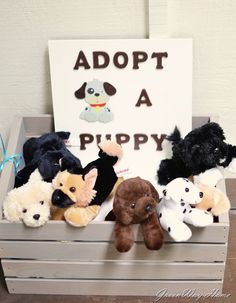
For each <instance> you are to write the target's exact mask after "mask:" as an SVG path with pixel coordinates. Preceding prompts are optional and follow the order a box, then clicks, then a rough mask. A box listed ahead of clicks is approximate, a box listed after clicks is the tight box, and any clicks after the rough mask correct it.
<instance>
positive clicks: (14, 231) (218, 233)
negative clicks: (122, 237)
mask: <svg viewBox="0 0 236 303" xmlns="http://www.w3.org/2000/svg"><path fill="white" fill-rule="evenodd" d="M113 228H114V222H91V223H90V224H89V225H88V226H86V228H74V227H72V226H70V225H69V224H67V223H66V222H64V221H49V222H48V223H47V224H46V225H45V226H43V227H41V228H37V229H34V228H29V227H26V226H25V225H24V224H22V223H10V222H7V221H6V220H1V221H0V239H2V240H8V239H9V240H26V239H27V240H42V241H43V240H55V241H56V240H62V241H63V240H64V241H76V240H77V241H112V240H113V239H114V236H113ZM190 228H191V229H192V232H193V235H192V237H191V239H189V241H188V242H194V243H226V242H227V239H228V229H229V226H228V225H227V224H224V223H223V224H221V223H214V224H212V225H210V226H207V227H205V228H196V227H193V226H190ZM133 230H134V238H135V240H138V241H141V240H142V234H141V232H140V230H139V227H138V226H137V225H134V226H133ZM165 241H166V242H173V240H172V239H171V238H170V237H169V235H168V233H165Z"/></svg>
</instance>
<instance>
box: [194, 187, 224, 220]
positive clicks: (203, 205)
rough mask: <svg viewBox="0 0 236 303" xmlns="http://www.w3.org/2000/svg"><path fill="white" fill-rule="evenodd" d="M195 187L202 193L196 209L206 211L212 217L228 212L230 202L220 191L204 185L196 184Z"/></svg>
mask: <svg viewBox="0 0 236 303" xmlns="http://www.w3.org/2000/svg"><path fill="white" fill-rule="evenodd" d="M197 187H198V188H199V190H200V191H201V192H203V198H202V200H201V202H200V203H198V204H196V208H197V209H203V210H208V211H210V212H211V213H212V214H213V215H214V216H219V215H221V214H223V213H226V212H227V211H229V209H230V201H229V199H228V197H227V196H226V195H225V194H224V193H223V192H222V191H221V190H219V189H218V188H216V187H211V186H208V185H205V184H198V185H197Z"/></svg>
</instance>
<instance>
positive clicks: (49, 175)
mask: <svg viewBox="0 0 236 303" xmlns="http://www.w3.org/2000/svg"><path fill="white" fill-rule="evenodd" d="M69 136H70V133H69V132H55V133H47V134H44V135H42V136H41V137H39V138H31V139H29V140H27V141H26V142H25V144H24V146H23V157H24V161H25V167H24V168H23V169H22V170H20V171H19V172H18V173H17V175H16V178H15V187H19V186H22V185H23V184H25V183H27V182H28V180H29V177H30V175H31V174H32V172H33V171H34V170H35V169H36V168H38V169H39V172H40V174H41V176H42V178H43V180H44V181H47V182H51V181H52V179H53V178H54V177H55V176H56V174H57V173H58V172H59V171H60V170H65V169H68V170H70V169H71V168H73V169H75V168H77V169H80V168H82V165H81V162H80V160H79V159H78V158H76V157H75V156H74V155H73V154H72V153H71V152H70V151H69V150H68V149H67V148H66V145H65V143H64V140H66V139H69Z"/></svg>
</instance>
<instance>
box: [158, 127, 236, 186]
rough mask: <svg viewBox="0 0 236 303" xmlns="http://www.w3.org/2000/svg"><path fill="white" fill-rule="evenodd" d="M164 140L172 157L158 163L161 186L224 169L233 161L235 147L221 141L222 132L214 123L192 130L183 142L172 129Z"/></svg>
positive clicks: (235, 153)
mask: <svg viewBox="0 0 236 303" xmlns="http://www.w3.org/2000/svg"><path fill="white" fill-rule="evenodd" d="M167 140H169V141H170V142H172V151H173V156H172V159H165V160H162V161H161V163H160V167H159V169H158V171H157V176H158V183H159V184H161V185H166V184H167V183H169V182H170V181H172V180H173V179H175V178H177V177H189V176H191V175H193V176H195V175H199V174H200V173H203V172H205V171H206V170H208V169H211V168H216V167H217V166H219V167H223V168H226V167H228V166H229V165H232V162H233V161H232V160H233V159H234V158H236V146H232V145H231V144H227V143H225V142H224V140H225V136H224V132H223V129H222V128H221V127H220V126H219V125H218V124H217V123H214V122H211V123H207V124H205V125H203V126H201V127H199V128H196V129H194V130H192V131H191V132H190V133H189V134H188V135H186V136H185V138H184V139H182V138H181V135H180V132H179V130H178V128H177V127H176V128H175V130H174V132H173V133H172V134H171V135H170V136H169V137H167ZM235 161H236V160H235Z"/></svg>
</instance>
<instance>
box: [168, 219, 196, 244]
mask: <svg viewBox="0 0 236 303" xmlns="http://www.w3.org/2000/svg"><path fill="white" fill-rule="evenodd" d="M167 232H168V233H169V235H170V237H171V238H172V239H173V240H174V241H175V242H185V241H188V240H189V239H190V238H191V236H192V231H191V229H190V228H189V227H188V226H187V225H186V224H184V223H182V222H179V224H178V225H176V224H175V225H174V226H171V227H168V228H167Z"/></svg>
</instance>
